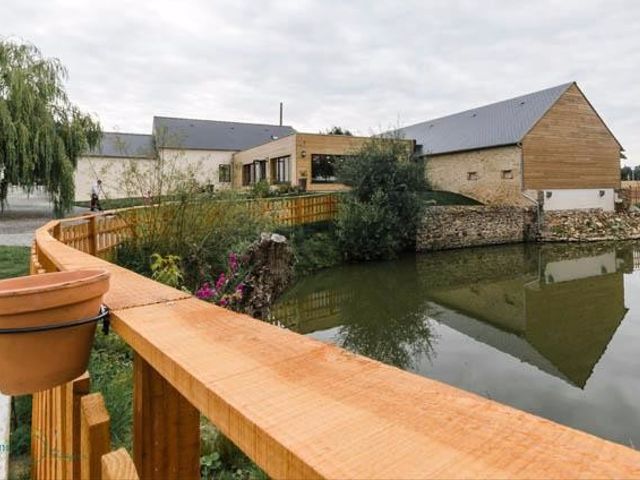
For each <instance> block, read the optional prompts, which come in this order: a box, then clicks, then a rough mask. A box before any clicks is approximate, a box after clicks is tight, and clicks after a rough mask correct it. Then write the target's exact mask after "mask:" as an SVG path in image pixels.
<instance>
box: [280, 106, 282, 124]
mask: <svg viewBox="0 0 640 480" xmlns="http://www.w3.org/2000/svg"><path fill="white" fill-rule="evenodd" d="M280 126H282V102H280Z"/></svg>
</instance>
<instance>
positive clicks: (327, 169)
mask: <svg viewBox="0 0 640 480" xmlns="http://www.w3.org/2000/svg"><path fill="white" fill-rule="evenodd" d="M344 158H345V156H344V155H319V154H312V155H311V182H312V183H335V181H336V172H335V166H336V163H338V162H339V161H341V160H343V159H344Z"/></svg>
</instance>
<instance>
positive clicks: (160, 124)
mask: <svg viewBox="0 0 640 480" xmlns="http://www.w3.org/2000/svg"><path fill="white" fill-rule="evenodd" d="M153 132H154V134H155V135H156V141H157V142H158V146H160V147H169V148H186V149H195V150H246V149H247V148H251V147H255V146H256V145H261V144H263V143H266V142H269V141H271V140H275V139H276V138H281V137H286V136H287V135H291V134H293V133H295V130H294V129H293V128H292V127H290V126H280V125H262V124H257V123H239V122H223V121H217V120H192V119H188V118H171V117H153Z"/></svg>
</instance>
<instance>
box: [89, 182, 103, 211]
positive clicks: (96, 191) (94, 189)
mask: <svg viewBox="0 0 640 480" xmlns="http://www.w3.org/2000/svg"><path fill="white" fill-rule="evenodd" d="M101 192H102V180H100V179H98V181H97V182H96V183H94V184H93V185H92V186H91V211H92V212H95V211H102V206H101V205H100V193H101Z"/></svg>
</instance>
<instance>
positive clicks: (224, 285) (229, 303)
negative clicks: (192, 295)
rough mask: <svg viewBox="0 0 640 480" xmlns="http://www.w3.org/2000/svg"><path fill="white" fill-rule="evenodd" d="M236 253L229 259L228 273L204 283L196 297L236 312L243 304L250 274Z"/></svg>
mask: <svg viewBox="0 0 640 480" xmlns="http://www.w3.org/2000/svg"><path fill="white" fill-rule="evenodd" d="M244 267H245V265H243V262H241V261H240V259H239V258H238V255H237V254H236V253H234V252H231V253H230V254H229V257H228V258H227V271H226V272H221V273H220V274H219V275H218V276H217V277H212V278H215V280H211V281H206V282H204V283H203V284H202V285H201V286H200V287H199V288H198V289H197V290H196V297H198V298H199V299H201V300H205V301H207V302H211V303H215V304H216V305H220V306H221V307H225V308H230V309H232V310H236V309H238V308H239V307H240V305H241V304H242V301H243V299H244V296H245V293H246V290H247V283H246V281H247V277H248V275H249V272H248V271H247V270H246V268H244Z"/></svg>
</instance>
